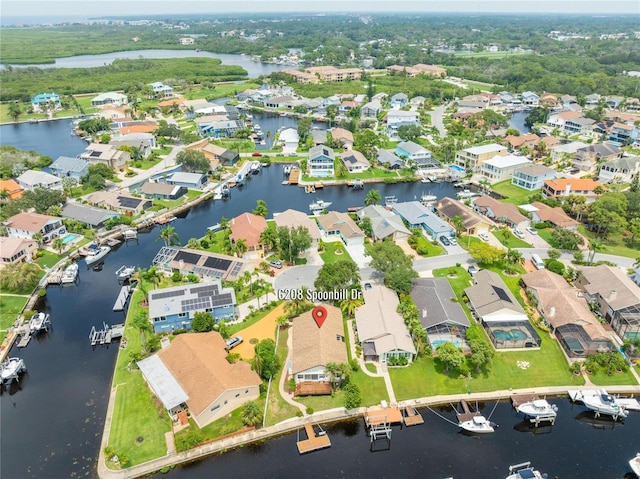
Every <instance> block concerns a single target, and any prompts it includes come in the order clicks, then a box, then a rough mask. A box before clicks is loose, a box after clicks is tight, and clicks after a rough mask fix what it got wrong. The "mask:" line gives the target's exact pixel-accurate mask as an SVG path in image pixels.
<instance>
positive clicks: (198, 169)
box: [176, 150, 210, 173]
mask: <svg viewBox="0 0 640 479" xmlns="http://www.w3.org/2000/svg"><path fill="white" fill-rule="evenodd" d="M176 163H178V164H179V165H182V167H183V168H184V170H185V171H188V172H191V173H207V172H208V171H209V168H210V164H209V160H207V157H206V156H204V153H202V152H201V151H198V150H184V151H181V152H180V153H178V154H177V155H176Z"/></svg>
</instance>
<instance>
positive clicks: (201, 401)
mask: <svg viewBox="0 0 640 479" xmlns="http://www.w3.org/2000/svg"><path fill="white" fill-rule="evenodd" d="M225 346H226V344H225V341H224V339H223V338H222V336H220V334H219V333H217V332H215V331H211V332H208V333H189V334H180V335H178V336H176V337H175V339H174V340H173V341H171V343H170V344H169V345H168V346H167V347H166V348H164V349H161V350H160V351H159V352H157V353H156V354H154V355H153V356H150V357H148V358H146V359H143V360H141V361H138V363H137V364H138V367H139V368H140V371H141V372H142V375H143V377H144V379H145V381H146V382H147V384H148V385H149V387H150V388H151V390H152V391H153V393H154V394H155V395H156V396H157V397H158V399H159V400H160V401H161V402H162V404H163V406H164V407H165V409H166V410H167V411H168V413H169V415H170V416H171V418H172V419H174V420H177V416H178V414H179V413H180V412H183V411H184V410H185V409H188V410H189V413H190V415H191V418H192V419H193V420H194V421H195V423H196V424H197V425H198V427H204V426H206V425H207V424H210V423H212V422H213V421H215V420H216V419H220V418H222V417H224V416H227V415H229V414H231V412H233V411H234V410H236V409H238V408H239V407H241V406H242V405H243V404H245V403H246V402H248V401H251V400H254V399H257V398H258V397H259V396H260V384H261V382H262V381H261V379H260V377H259V376H258V375H257V374H256V373H255V372H254V371H252V370H251V366H250V365H249V364H247V363H246V362H244V361H238V362H236V363H233V364H231V363H229V361H227V359H226V357H227V354H228V353H227V350H226V349H225Z"/></svg>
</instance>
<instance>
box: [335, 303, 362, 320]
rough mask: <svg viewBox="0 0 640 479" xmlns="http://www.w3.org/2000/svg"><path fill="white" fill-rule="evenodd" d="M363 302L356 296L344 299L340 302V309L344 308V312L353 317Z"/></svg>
mask: <svg viewBox="0 0 640 479" xmlns="http://www.w3.org/2000/svg"><path fill="white" fill-rule="evenodd" d="M363 304H364V301H363V300H362V299H361V298H358V299H355V298H349V299H343V300H342V301H341V302H340V309H341V310H342V312H343V313H344V314H346V315H347V316H349V317H350V318H353V316H354V314H355V312H356V309H358V308H359V307H360V306H362V305H363Z"/></svg>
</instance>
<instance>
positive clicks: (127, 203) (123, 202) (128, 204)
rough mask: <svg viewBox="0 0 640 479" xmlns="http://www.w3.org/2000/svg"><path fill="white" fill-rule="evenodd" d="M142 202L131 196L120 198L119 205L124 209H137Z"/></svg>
mask: <svg viewBox="0 0 640 479" xmlns="http://www.w3.org/2000/svg"><path fill="white" fill-rule="evenodd" d="M141 202H142V200H141V199H140V198H131V197H129V196H118V203H120V206H122V207H123V208H137V207H138V205H139V204H140V203H141Z"/></svg>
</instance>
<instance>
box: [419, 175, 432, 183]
mask: <svg viewBox="0 0 640 479" xmlns="http://www.w3.org/2000/svg"><path fill="white" fill-rule="evenodd" d="M429 182H431V180H430V179H429V178H427V177H426V176H423V177H422V178H420V183H429Z"/></svg>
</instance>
